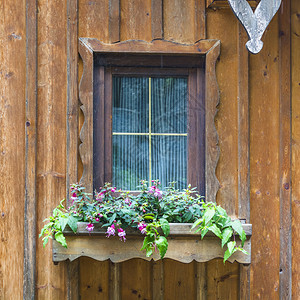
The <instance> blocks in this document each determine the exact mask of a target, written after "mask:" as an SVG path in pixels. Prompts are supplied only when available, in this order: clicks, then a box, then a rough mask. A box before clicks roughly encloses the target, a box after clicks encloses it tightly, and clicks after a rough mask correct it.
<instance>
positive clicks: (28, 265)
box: [23, 1, 37, 299]
mask: <svg viewBox="0 0 300 300" xmlns="http://www.w3.org/2000/svg"><path fill="white" fill-rule="evenodd" d="M36 126H37V3H36V2H33V1H26V123H25V130H26V134H25V208H24V279H23V280H24V282H23V299H34V298H35V279H36V276H35V268H36V255H35V252H36V149H37V148H36V140H37V137H36Z"/></svg>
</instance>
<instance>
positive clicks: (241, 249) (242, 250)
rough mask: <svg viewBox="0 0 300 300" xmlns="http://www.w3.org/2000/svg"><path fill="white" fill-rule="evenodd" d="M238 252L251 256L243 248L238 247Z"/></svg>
mask: <svg viewBox="0 0 300 300" xmlns="http://www.w3.org/2000/svg"><path fill="white" fill-rule="evenodd" d="M237 250H239V251H241V252H243V253H244V254H247V255H249V253H248V252H247V251H246V250H245V249H243V248H241V247H238V248H237Z"/></svg>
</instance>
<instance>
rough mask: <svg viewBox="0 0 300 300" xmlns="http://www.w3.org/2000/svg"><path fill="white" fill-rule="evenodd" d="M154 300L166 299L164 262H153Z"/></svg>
mask: <svg viewBox="0 0 300 300" xmlns="http://www.w3.org/2000/svg"><path fill="white" fill-rule="evenodd" d="M152 274H153V275H152V289H153V290H152V299H157V300H163V299H164V262H163V260H158V261H153V262H152Z"/></svg>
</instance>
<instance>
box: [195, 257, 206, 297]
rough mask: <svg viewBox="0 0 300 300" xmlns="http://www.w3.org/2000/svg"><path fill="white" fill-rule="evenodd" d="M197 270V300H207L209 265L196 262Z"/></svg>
mask: <svg viewBox="0 0 300 300" xmlns="http://www.w3.org/2000/svg"><path fill="white" fill-rule="evenodd" d="M195 268H196V276H195V278H196V299H197V300H206V298H207V264H206V263H197V262H195Z"/></svg>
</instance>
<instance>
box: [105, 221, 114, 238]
mask: <svg viewBox="0 0 300 300" xmlns="http://www.w3.org/2000/svg"><path fill="white" fill-rule="evenodd" d="M115 232H116V231H115V225H114V224H112V225H111V226H110V227H108V228H107V231H106V233H107V236H106V237H108V238H109V237H110V236H111V235H115Z"/></svg>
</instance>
